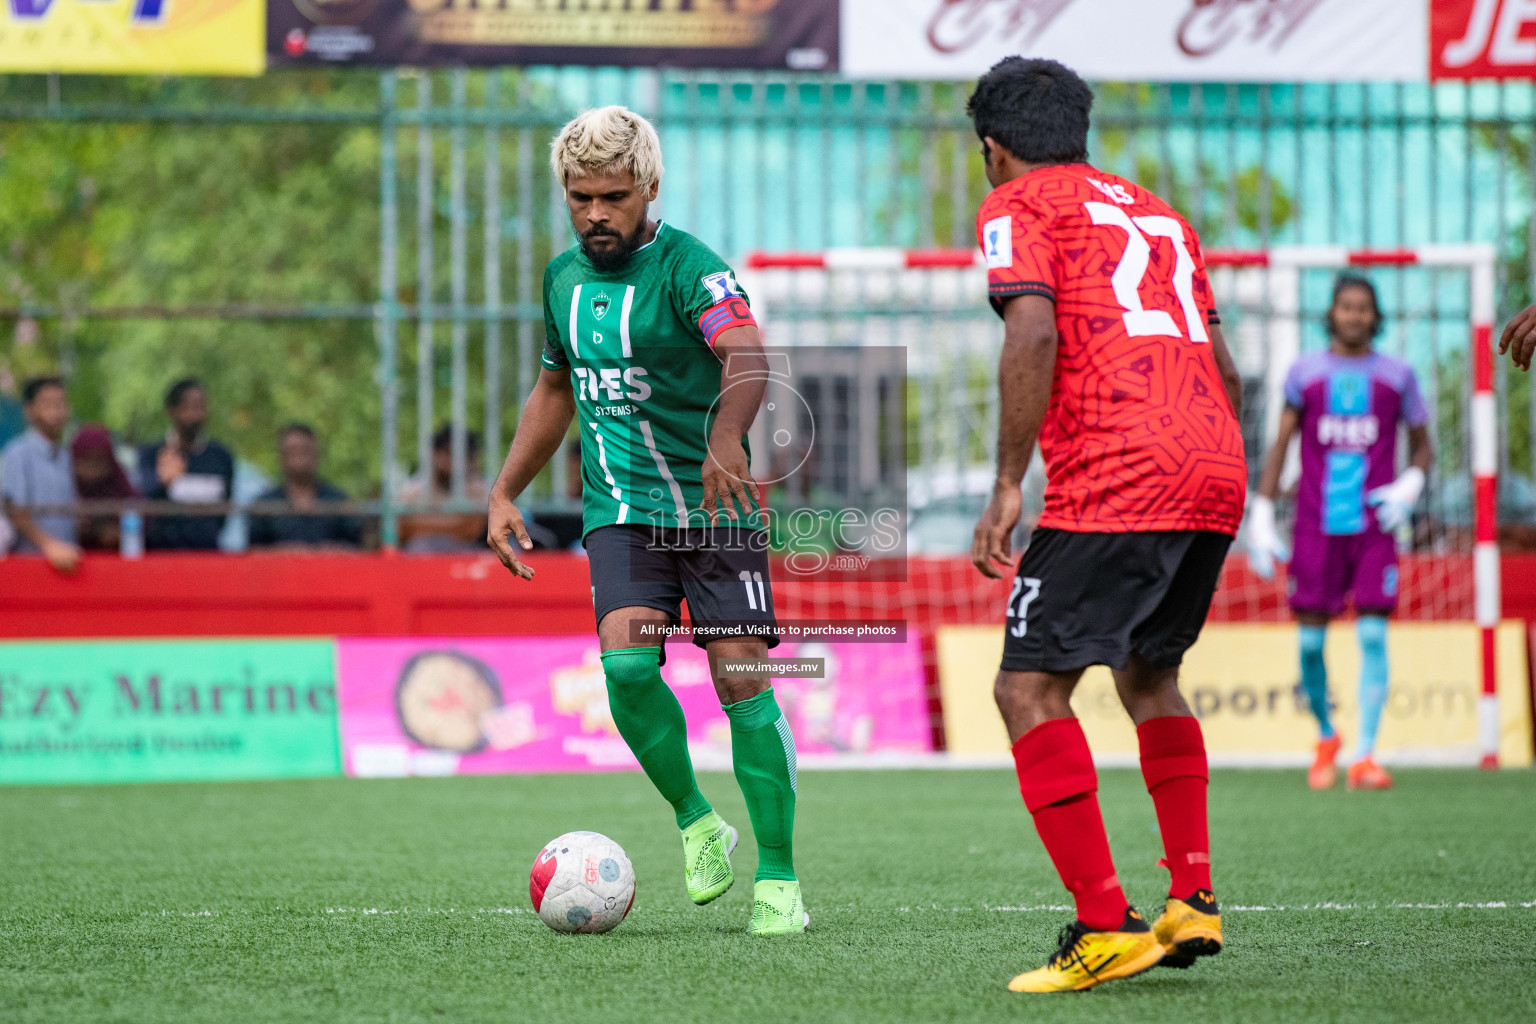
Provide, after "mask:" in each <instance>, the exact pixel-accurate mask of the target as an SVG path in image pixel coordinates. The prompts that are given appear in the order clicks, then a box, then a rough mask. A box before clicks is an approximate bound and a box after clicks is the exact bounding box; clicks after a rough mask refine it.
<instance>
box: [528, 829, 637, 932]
mask: <svg viewBox="0 0 1536 1024" xmlns="http://www.w3.org/2000/svg"><path fill="white" fill-rule="evenodd" d="M528 896H529V898H531V899H532V900H533V909H534V910H535V911H536V912H537V913H538V915H539V919H540V920H542V921H543V922H544V923H545V924H547V925H549V926H550V927H551V928H553V929H554V930H555V931H557V932H581V933H584V934H591V933H596V932H606V931H609V930H610V929H612V928H614V927H615V926H617V925H618V923H619V922H620V921H622V920H624V916H625V915H626V914H628V913H629V908H630V906H631V905H632V904H633V903H634V902H635V869H634V868H633V867H632V866H631V865H630V863H629V856H628V855H627V854H625V852H624V848H623V847H622V846H620V845H619V844H618V843H616V842H614V841H613V840H612V839H609V838H608V837H607V836H605V835H603V834H602V833H600V832H567V833H566V834H565V835H563V836H561V837H559V838H558V839H552V840H550V841H549V842H548V843H545V844H544V849H542V850H540V851H539V856H538V859H536V860H535V861H534V862H533V870H532V871H530V872H529V873H528Z"/></svg>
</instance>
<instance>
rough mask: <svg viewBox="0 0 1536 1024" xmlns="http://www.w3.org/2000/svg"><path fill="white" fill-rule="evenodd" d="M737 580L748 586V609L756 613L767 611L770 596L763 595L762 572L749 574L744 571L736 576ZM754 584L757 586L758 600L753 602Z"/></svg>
mask: <svg viewBox="0 0 1536 1024" xmlns="http://www.w3.org/2000/svg"><path fill="white" fill-rule="evenodd" d="M736 578H737V579H739V580H741V582H742V583H744V584H746V587H747V607H748V608H749V609H751V610H752V611H754V612H765V611H767V610H768V595H766V594H764V593H763V574H762V573H760V572H748V571H747V570H745V569H743V570H741V572H739V573H737V574H736ZM754 583H756V584H757V594H756V598H757V599H756V600H753V594H752V584H754Z"/></svg>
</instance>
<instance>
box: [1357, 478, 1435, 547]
mask: <svg viewBox="0 0 1536 1024" xmlns="http://www.w3.org/2000/svg"><path fill="white" fill-rule="evenodd" d="M1423 491H1424V471H1423V470H1422V469H1420V468H1419V467H1418V466H1409V467H1408V468H1407V469H1406V470H1404V471H1403V475H1402V476H1400V477H1398V478H1397V479H1396V480H1393V481H1392V482H1391V483H1389V484H1387V485H1386V486H1384V487H1378V488H1376V489H1375V490H1374V491H1371V492H1370V493H1369V494H1367V495H1366V496H1365V503H1366V504H1367V505H1369V506H1371V507H1372V508H1374V509H1375V510H1376V525H1378V526H1380V527H1381V528H1382V529H1383V530H1384V531H1386V532H1387V533H1391V532H1392V531H1393V530H1395V529H1397V528H1398V527H1399V526H1401V525H1403V524H1404V523H1406V522H1407V521H1408V517H1409V516H1410V515H1412V514H1413V506H1414V503H1415V502H1417V501H1418V500H1419V495H1420V494H1421V493H1423Z"/></svg>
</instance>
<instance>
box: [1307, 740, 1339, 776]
mask: <svg viewBox="0 0 1536 1024" xmlns="http://www.w3.org/2000/svg"><path fill="white" fill-rule="evenodd" d="M1343 742H1344V738H1343V737H1342V736H1340V735H1339V734H1338V733H1334V734H1333V735H1332V736H1329V737H1328V738H1327V739H1322V740H1318V741H1317V757H1316V758H1314V759H1313V761H1312V767H1311V768H1310V769H1308V771H1307V785H1309V786H1311V787H1312V788H1313V789H1332V788H1333V784H1334V783H1335V782H1337V781H1338V780H1339V769H1338V765H1337V764H1336V762H1337V761H1338V759H1339V747H1340V745H1342V744H1343Z"/></svg>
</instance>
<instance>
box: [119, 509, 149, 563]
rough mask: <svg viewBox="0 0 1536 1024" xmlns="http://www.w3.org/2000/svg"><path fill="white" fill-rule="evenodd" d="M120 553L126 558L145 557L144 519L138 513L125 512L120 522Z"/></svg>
mask: <svg viewBox="0 0 1536 1024" xmlns="http://www.w3.org/2000/svg"><path fill="white" fill-rule="evenodd" d="M117 548H118V553H119V554H120V555H122V556H123V557H124V558H128V559H139V558H143V557H144V517H143V516H142V515H140V514H139V513H138V512H136V511H133V510H131V509H130V510H129V511H127V512H124V513H123V515H122V518H121V519H120V520H119V521H118V540H117Z"/></svg>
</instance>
